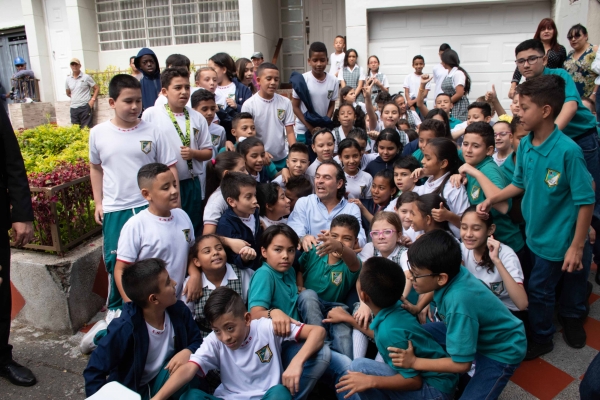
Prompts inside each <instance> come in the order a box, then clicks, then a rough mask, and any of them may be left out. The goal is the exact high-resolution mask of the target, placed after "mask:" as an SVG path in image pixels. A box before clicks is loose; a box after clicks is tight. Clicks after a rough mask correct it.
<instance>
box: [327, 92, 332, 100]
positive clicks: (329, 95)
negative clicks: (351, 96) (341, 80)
mask: <svg viewBox="0 0 600 400" xmlns="http://www.w3.org/2000/svg"><path fill="white" fill-rule="evenodd" d="M332 97H333V90H328V91H327V100H331V98H332Z"/></svg>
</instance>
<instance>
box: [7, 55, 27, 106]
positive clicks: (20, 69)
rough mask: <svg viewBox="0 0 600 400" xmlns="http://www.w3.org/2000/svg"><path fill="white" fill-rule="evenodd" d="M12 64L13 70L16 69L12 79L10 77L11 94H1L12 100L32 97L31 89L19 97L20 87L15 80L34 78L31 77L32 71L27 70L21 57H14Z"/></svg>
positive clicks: (25, 63)
mask: <svg viewBox="0 0 600 400" xmlns="http://www.w3.org/2000/svg"><path fill="white" fill-rule="evenodd" d="M14 64H15V68H16V69H17V72H15V73H14V74H13V75H12V77H11V85H13V87H12V89H11V93H7V94H5V95H4V94H3V96H4V97H6V98H7V99H9V98H10V99H13V100H15V99H16V100H24V99H25V97H33V96H34V95H33V88H30V89H29V91H28V93H24V95H23V96H21V93H20V92H21V89H22V88H21V86H22V85H20V84H17V82H16V80H17V79H21V78H24V77H26V76H28V77H30V78H34V75H33V71H32V70H30V69H27V62H26V61H25V60H24V59H23V58H22V57H16V58H15V60H14Z"/></svg>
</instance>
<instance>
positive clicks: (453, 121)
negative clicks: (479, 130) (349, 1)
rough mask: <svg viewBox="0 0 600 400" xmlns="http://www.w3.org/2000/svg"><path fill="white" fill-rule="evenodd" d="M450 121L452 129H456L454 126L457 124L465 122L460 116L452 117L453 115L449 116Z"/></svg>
mask: <svg viewBox="0 0 600 400" xmlns="http://www.w3.org/2000/svg"><path fill="white" fill-rule="evenodd" d="M448 122H449V123H450V129H454V127H455V126H456V125H458V124H462V123H463V121H461V120H460V119H458V118H452V117H449V118H448Z"/></svg>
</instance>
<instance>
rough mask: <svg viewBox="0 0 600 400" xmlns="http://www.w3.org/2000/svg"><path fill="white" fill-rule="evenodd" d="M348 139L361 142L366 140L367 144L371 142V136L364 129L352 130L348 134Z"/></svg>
mask: <svg viewBox="0 0 600 400" xmlns="http://www.w3.org/2000/svg"><path fill="white" fill-rule="evenodd" d="M346 138H348V139H355V140H356V139H360V140H364V141H365V142H368V141H369V136H368V135H367V132H366V131H365V130H364V129H363V128H356V127H354V128H352V129H350V132H348V134H347V135H346Z"/></svg>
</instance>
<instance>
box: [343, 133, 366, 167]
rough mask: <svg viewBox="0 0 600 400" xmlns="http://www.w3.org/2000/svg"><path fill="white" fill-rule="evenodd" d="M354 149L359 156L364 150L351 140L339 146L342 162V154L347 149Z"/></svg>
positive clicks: (347, 139)
mask: <svg viewBox="0 0 600 400" xmlns="http://www.w3.org/2000/svg"><path fill="white" fill-rule="evenodd" d="M351 148H354V149H356V150H357V151H358V154H359V155H360V152H361V151H362V149H361V148H360V145H359V144H358V142H357V141H356V140H354V139H349V138H346V139H344V140H342V141H341V142H340V144H338V155H339V157H340V162H341V161H342V152H343V151H344V150H346V149H351Z"/></svg>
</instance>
